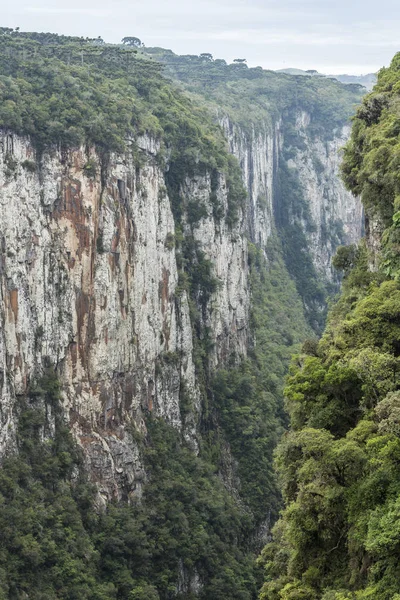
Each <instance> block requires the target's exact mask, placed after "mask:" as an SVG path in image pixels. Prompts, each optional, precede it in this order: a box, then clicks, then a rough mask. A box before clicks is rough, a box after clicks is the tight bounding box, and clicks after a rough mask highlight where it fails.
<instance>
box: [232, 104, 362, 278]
mask: <svg viewBox="0 0 400 600" xmlns="http://www.w3.org/2000/svg"><path fill="white" fill-rule="evenodd" d="M310 123H311V120H310V115H309V114H308V113H307V112H303V111H302V112H298V113H297V114H295V115H294V131H295V135H293V128H291V129H292V131H291V132H290V135H289V134H288V127H287V122H286V121H285V120H282V119H279V120H277V121H276V123H275V124H274V125H273V126H269V125H268V124H265V126H264V127H258V128H256V127H254V126H252V127H251V128H250V130H249V129H246V130H244V129H243V127H241V126H240V125H238V124H235V123H233V122H232V120H231V119H229V118H228V117H225V118H224V119H221V125H222V127H223V129H224V131H225V134H226V136H227V138H228V141H229V146H230V150H231V152H232V153H233V154H235V156H236V157H237V158H238V160H239V163H240V166H241V168H242V173H243V180H244V182H245V185H246V188H247V192H248V204H247V230H248V232H249V235H250V239H251V240H252V241H253V243H255V244H258V245H259V246H260V247H261V248H265V246H266V244H267V241H268V239H269V237H270V236H271V233H272V232H273V231H274V230H276V228H277V227H278V228H279V225H280V222H281V221H282V220H283V221H284V220H286V219H288V220H290V221H292V222H295V221H296V219H297V217H296V216H295V214H293V213H294V211H293V207H291V206H290V202H291V201H292V200H291V198H290V196H289V194H288V192H287V191H286V192H283V194H282V193H280V191H279V187H281V186H280V185H279V181H278V180H279V169H280V168H282V167H286V172H284V173H283V174H281V177H283V178H284V179H285V178H288V175H289V176H291V177H295V178H296V180H297V182H298V192H299V193H300V195H301V196H302V200H304V207H303V211H302V212H303V214H302V215H301V216H300V219H299V222H300V224H301V227H302V229H303V231H304V233H305V235H306V238H307V242H308V247H309V252H310V256H311V258H312V261H313V264H314V266H315V268H316V269H317V271H318V272H319V274H320V276H321V277H322V278H326V279H327V280H332V278H333V276H334V274H333V272H332V266H331V260H332V256H333V255H334V254H335V251H336V248H337V246H338V245H339V244H352V243H355V242H357V241H358V240H359V239H360V238H361V234H362V223H363V216H362V205H361V201H360V200H359V198H354V196H353V195H352V194H351V193H350V192H349V191H348V190H346V188H345V186H344V184H343V182H342V180H341V177H340V172H339V167H340V162H341V150H342V148H343V146H344V145H345V143H346V141H347V140H348V138H349V135H350V127H349V126H347V125H344V126H343V127H342V128H341V129H340V128H339V129H338V130H337V131H336V133H335V134H334V135H333V137H332V139H324V138H322V137H321V136H317V135H315V134H313V133H312V132H311V131H310ZM294 138H295V139H294ZM292 192H293V191H292ZM305 217H306V218H305Z"/></svg>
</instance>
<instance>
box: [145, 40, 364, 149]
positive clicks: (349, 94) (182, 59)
mask: <svg viewBox="0 0 400 600" xmlns="http://www.w3.org/2000/svg"><path fill="white" fill-rule="evenodd" d="M145 53H146V54H148V55H150V56H152V57H154V58H155V59H157V60H160V61H162V62H163V63H164V64H165V65H166V72H167V73H170V74H171V75H172V76H173V77H174V78H176V79H178V80H179V81H181V82H182V83H184V84H185V87H186V88H187V89H189V90H190V91H193V92H196V93H197V94H199V95H201V96H203V97H204V98H205V99H206V100H208V101H209V102H210V103H212V104H213V103H214V106H215V104H216V106H217V108H218V109H219V110H220V111H221V112H222V111H225V112H228V114H229V116H231V117H232V118H233V119H234V121H235V122H236V123H238V124H241V125H243V126H244V127H251V125H252V124H259V125H265V123H266V122H268V121H269V123H270V124H271V125H272V124H273V122H274V120H275V119H279V118H280V117H282V115H285V114H286V115H287V116H289V113H290V112H291V111H292V110H293V109H294V108H299V109H300V110H305V111H309V112H310V113H311V118H312V123H311V129H312V131H313V133H315V134H316V135H318V134H320V135H322V136H324V137H329V136H331V135H332V134H333V130H334V129H335V127H341V126H342V125H343V122H346V121H347V119H348V118H349V116H350V115H351V114H352V112H354V104H355V103H356V102H357V101H358V100H359V98H360V97H361V93H360V89H359V87H358V86H342V85H340V83H338V82H336V81H332V80H327V79H325V78H319V77H318V78H317V77H313V78H311V80H309V79H308V78H307V79H304V78H303V77H300V76H299V77H295V76H292V75H288V74H286V73H279V72H277V71H268V70H265V69H263V68H262V67H255V68H248V67H247V65H246V64H245V62H237V63H235V62H234V63H232V64H227V63H226V61H225V60H221V59H215V60H214V59H213V58H212V56H211V55H209V54H202V55H200V56H195V55H193V56H192V55H184V56H179V55H176V54H174V53H173V52H172V51H171V50H164V49H162V48H146V49H145Z"/></svg>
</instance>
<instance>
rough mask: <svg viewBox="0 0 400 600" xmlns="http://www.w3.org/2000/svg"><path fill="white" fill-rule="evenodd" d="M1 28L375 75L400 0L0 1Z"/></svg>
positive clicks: (388, 50) (397, 45)
mask: <svg viewBox="0 0 400 600" xmlns="http://www.w3.org/2000/svg"><path fill="white" fill-rule="evenodd" d="M0 8H1V9H2V10H1V14H2V22H1V25H2V26H7V27H20V28H21V30H24V31H52V32H56V33H64V34H70V35H83V36H90V37H97V36H98V35H101V36H102V37H103V38H104V40H105V41H107V42H119V41H120V40H121V38H122V37H124V36H136V37H139V38H141V39H142V41H143V42H144V43H145V44H146V46H162V47H164V48H170V49H171V50H173V51H174V52H177V53H178V54H199V53H200V52H211V53H212V54H213V55H214V57H215V58H225V59H226V60H228V61H231V60H232V59H234V58H246V59H247V62H248V64H249V66H257V65H261V66H262V67H265V68H270V69H281V68H287V67H297V68H300V69H318V70H319V71H321V72H324V73H352V74H360V73H368V72H373V71H376V70H377V69H379V68H380V67H382V66H384V65H388V64H389V62H390V59H391V57H392V56H393V55H394V54H395V52H397V51H399V50H400V0H280V1H279V2H278V1H277V0H196V1H193V0H192V1H191V0H53V2H51V1H50V0H0Z"/></svg>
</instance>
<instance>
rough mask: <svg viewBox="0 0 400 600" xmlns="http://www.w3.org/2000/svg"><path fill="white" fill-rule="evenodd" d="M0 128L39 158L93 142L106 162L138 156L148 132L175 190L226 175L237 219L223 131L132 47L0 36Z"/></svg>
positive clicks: (233, 167) (234, 170) (234, 173)
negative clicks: (118, 155) (26, 141)
mask: <svg viewBox="0 0 400 600" xmlns="http://www.w3.org/2000/svg"><path fill="white" fill-rule="evenodd" d="M0 128H3V129H6V130H7V129H8V130H11V131H13V132H15V133H19V134H21V135H28V136H30V137H31V139H32V141H33V142H34V144H35V146H36V148H37V150H38V153H40V152H42V151H44V150H45V149H47V150H50V149H51V147H52V146H53V145H61V147H63V148H69V147H76V146H79V145H82V144H93V145H95V146H96V148H97V149H98V151H99V152H100V154H101V155H102V156H103V157H104V162H105V163H106V159H107V155H108V154H109V153H110V152H112V151H115V152H127V151H130V152H132V153H134V154H135V153H136V154H137V152H138V151H137V147H136V144H135V139H136V138H137V136H140V135H143V134H145V133H147V134H149V135H151V136H153V137H155V138H156V139H158V140H159V141H160V143H161V149H160V152H159V154H158V156H157V160H158V162H159V164H160V166H161V167H166V157H167V156H168V182H170V185H171V188H173V190H175V189H176V188H177V187H179V185H180V184H181V183H182V182H183V180H184V178H185V177H186V176H191V175H193V174H205V173H206V172H211V171H216V172H219V173H223V174H225V176H226V179H227V184H228V191H229V193H228V203H229V207H228V220H229V222H230V224H233V223H234V222H235V221H236V219H237V216H238V214H237V213H238V204H239V203H240V193H239V191H238V189H237V180H238V179H240V172H239V168H238V165H237V162H236V161H235V159H234V158H233V157H232V156H230V155H229V154H228V152H227V148H226V141H225V139H224V137H223V135H222V132H221V130H220V129H219V127H217V126H216V125H215V124H214V123H213V121H212V119H211V117H210V116H209V114H208V113H207V111H206V110H205V109H204V108H203V107H201V106H199V104H198V103H195V102H193V101H191V100H190V99H189V98H188V97H187V96H186V95H185V94H183V93H181V92H180V91H179V90H178V89H177V88H176V86H174V85H171V83H170V82H169V81H168V80H167V79H166V78H165V77H163V75H162V74H161V66H160V65H159V64H157V63H155V62H153V61H151V60H145V59H142V58H140V57H138V56H137V51H136V50H134V49H132V48H131V47H128V48H127V47H124V46H114V45H98V44H96V43H93V40H89V41H87V40H83V39H79V38H78V39H76V38H68V37H64V36H56V35H53V36H51V35H47V34H42V35H41V34H26V33H20V32H19V33H18V32H14V33H11V34H10V33H8V32H4V29H3V32H2V30H0ZM175 196H176V194H175Z"/></svg>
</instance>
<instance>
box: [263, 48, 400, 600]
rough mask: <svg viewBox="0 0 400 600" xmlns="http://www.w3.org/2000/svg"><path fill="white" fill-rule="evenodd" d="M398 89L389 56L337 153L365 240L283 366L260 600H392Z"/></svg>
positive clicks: (395, 569) (399, 318)
mask: <svg viewBox="0 0 400 600" xmlns="http://www.w3.org/2000/svg"><path fill="white" fill-rule="evenodd" d="M399 90H400V54H397V55H396V56H395V57H394V59H393V61H392V64H391V66H390V67H389V68H387V69H382V70H381V71H380V72H379V75H378V82H377V84H376V86H375V88H374V91H373V92H372V93H371V94H369V95H368V96H366V98H365V99H364V101H363V104H362V106H361V107H360V108H359V109H358V111H357V114H356V117H355V119H354V122H353V130H352V136H351V139H350V141H349V143H348V144H347V147H346V150H345V155H344V162H343V177H344V180H345V182H346V184H347V185H348V187H349V188H350V189H351V190H352V191H353V192H354V194H361V196H362V200H363V203H364V206H365V210H366V213H367V217H368V225H369V226H368V230H367V237H366V240H365V242H362V243H361V244H360V245H359V246H358V247H355V246H351V247H347V248H341V249H340V251H338V253H337V256H336V258H335V265H336V267H337V268H338V269H340V270H342V271H343V272H344V275H345V280H344V287H343V292H342V295H341V298H340V300H339V301H338V303H337V304H336V306H335V307H334V308H333V309H332V310H331V312H330V316H329V320H328V325H327V328H326V331H325V333H324V335H323V337H322V339H321V341H320V342H319V343H318V344H305V345H304V347H303V352H302V354H300V355H299V356H298V357H297V358H296V359H295V360H294V361H293V364H292V367H291V373H290V377H289V379H288V382H287V388H286V397H287V408H288V411H289V413H290V418H291V429H290V431H289V432H288V433H287V434H285V435H284V437H283V439H282V442H281V443H280V445H279V448H278V451H277V455H276V466H277V470H278V473H279V477H280V482H281V488H282V491H283V496H284V500H285V505H286V506H285V509H284V511H283V513H282V516H281V518H280V520H279V521H278V523H277V524H276V525H275V529H274V534H273V535H274V538H273V541H272V542H271V543H270V544H268V545H267V546H266V548H265V549H264V551H263V556H262V563H263V564H264V567H265V569H266V580H265V583H264V586H263V589H262V593H261V598H262V599H263V600H267V599H268V600H278V599H279V600H282V599H285V600H288V599H289V598H290V599H294V598H307V600H312V599H315V600H320V599H323V600H344V599H347V598H348V599H350V598H352V599H357V600H364V599H367V598H371V599H372V598H374V600H395V599H397V598H400V571H399V565H400V546H399V498H400V470H399V456H400V437H399V433H400V429H399V428H400V419H399V415H400V379H399V366H400V364H399V340H400V329H399V324H400V287H399V274H400V264H399V251H398V248H399V231H400V230H399V224H400V212H399V208H400V205H399V197H400V196H399V192H400V188H399V179H398V165H399V148H400V137H399V136H400V120H399V110H398V107H399V102H400V96H399ZM371 267H374V268H373V269H371Z"/></svg>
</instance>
